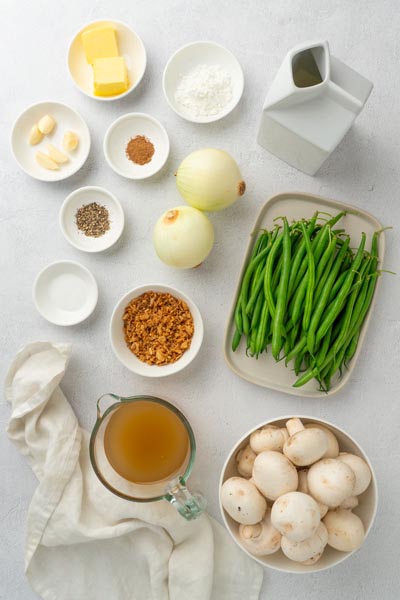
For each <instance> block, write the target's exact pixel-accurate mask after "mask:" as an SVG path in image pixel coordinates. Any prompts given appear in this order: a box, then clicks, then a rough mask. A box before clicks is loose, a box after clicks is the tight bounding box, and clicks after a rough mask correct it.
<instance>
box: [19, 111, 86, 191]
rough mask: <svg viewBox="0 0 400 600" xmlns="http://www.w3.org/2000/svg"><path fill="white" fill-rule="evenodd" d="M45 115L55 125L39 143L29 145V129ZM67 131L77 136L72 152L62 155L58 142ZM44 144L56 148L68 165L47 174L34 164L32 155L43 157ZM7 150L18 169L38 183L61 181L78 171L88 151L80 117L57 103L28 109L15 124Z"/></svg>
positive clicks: (83, 123) (45, 149) (45, 148)
mask: <svg viewBox="0 0 400 600" xmlns="http://www.w3.org/2000/svg"><path fill="white" fill-rule="evenodd" d="M47 114H48V115H50V116H52V117H54V119H55V120H56V126H55V127H54V129H53V131H52V132H51V133H50V134H49V135H46V136H44V137H43V139H42V141H41V142H40V143H39V144H36V145H35V146H31V145H30V144H29V141H28V139H29V133H30V130H31V128H32V127H33V125H35V124H36V123H37V122H38V121H39V120H40V119H41V118H42V117H44V116H45V115H47ZM69 130H70V131H74V132H75V133H76V134H77V135H78V137H79V144H78V147H77V148H76V149H75V150H73V151H72V152H65V150H64V149H63V147H62V141H63V137H64V133H65V132H66V131H69ZM47 144H52V145H53V146H56V147H57V148H59V149H60V150H61V151H62V152H64V153H65V154H67V155H68V157H69V162H67V163H65V164H62V165H60V166H59V169H58V170H57V171H49V170H48V169H45V168H44V167H42V166H40V165H39V164H38V163H37V162H36V159H35V154H36V152H37V151H40V152H43V153H44V154H47ZM11 149H12V152H13V154H14V157H15V160H16V161H17V163H18V164H19V166H20V167H21V169H23V170H24V171H25V173H27V174H28V175H30V176H31V177H34V178H35V179H39V181H61V180H62V179H67V177H70V176H71V175H73V174H74V173H76V172H77V171H79V169H80V168H81V167H82V166H83V165H84V163H85V162H86V159H87V157H88V155H89V150H90V133H89V129H88V126H87V125H86V123H85V121H84V120H83V119H82V117H81V116H80V114H79V113H77V112H76V111H75V110H74V109H72V108H71V107H70V106H67V105H66V104H61V103H60V102H39V103H38V104H33V105H32V106H29V107H28V108H27V109H26V110H24V112H23V113H21V114H20V116H19V117H18V119H17V120H16V121H15V123H14V126H13V129H12V133H11Z"/></svg>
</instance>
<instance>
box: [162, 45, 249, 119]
mask: <svg viewBox="0 0 400 600" xmlns="http://www.w3.org/2000/svg"><path fill="white" fill-rule="evenodd" d="M243 86H244V78H243V71H242V68H241V66H240V64H239V62H238V60H237V59H236V58H235V56H234V55H233V54H232V53H231V52H230V51H229V50H227V49H226V48H224V47H223V46H220V45H219V44H215V43H214V42H193V43H191V44H188V45H187V46H183V47H182V48H180V49H179V50H177V51H176V52H175V54H173V55H172V56H171V58H170V59H169V61H168V63H167V65H166V67H165V69H164V75H163V89H164V95H165V98H166V100H167V102H168V104H169V105H170V107H171V108H172V110H173V111H175V112H176V113H177V114H178V115H179V116H181V117H183V118H184V119H186V120H187V121H192V122H193V123H212V122H213V121H218V120H219V119H222V118H223V117H226V115H228V114H229V113H230V112H231V111H232V110H233V109H234V108H235V106H236V105H237V103H238V102H239V100H240V98H241V96H242V93H243Z"/></svg>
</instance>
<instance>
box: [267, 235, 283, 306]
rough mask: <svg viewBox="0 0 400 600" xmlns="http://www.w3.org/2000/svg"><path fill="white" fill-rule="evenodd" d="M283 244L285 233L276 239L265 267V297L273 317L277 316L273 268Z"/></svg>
mask: <svg viewBox="0 0 400 600" xmlns="http://www.w3.org/2000/svg"><path fill="white" fill-rule="evenodd" d="M282 242H283V233H280V234H279V235H278V237H277V238H276V240H275V242H274V243H273V246H272V248H271V251H270V252H269V254H268V258H267V263H266V265H265V276H264V296H265V299H266V301H267V304H268V309H269V312H270V313H271V316H272V317H274V315H275V300H274V294H273V290H272V267H273V264H274V260H275V256H276V253H277V252H278V250H279V247H280V245H281V243H282Z"/></svg>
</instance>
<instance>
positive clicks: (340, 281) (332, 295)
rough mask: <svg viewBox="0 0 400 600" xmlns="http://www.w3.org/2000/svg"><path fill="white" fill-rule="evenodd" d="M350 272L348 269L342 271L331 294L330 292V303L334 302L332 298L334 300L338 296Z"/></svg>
mask: <svg viewBox="0 0 400 600" xmlns="http://www.w3.org/2000/svg"><path fill="white" fill-rule="evenodd" d="M347 273H348V269H347V270H346V271H342V273H340V275H339V277H338V278H337V279H336V281H335V283H334V285H333V287H332V289H331V291H330V294H329V298H328V304H330V303H331V302H332V300H334V299H335V298H336V296H337V295H338V292H339V290H340V288H341V287H342V285H343V283H344V280H345V279H346V275H347Z"/></svg>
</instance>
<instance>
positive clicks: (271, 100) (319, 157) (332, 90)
mask: <svg viewBox="0 0 400 600" xmlns="http://www.w3.org/2000/svg"><path fill="white" fill-rule="evenodd" d="M372 87H373V84H372V83H371V82H370V81H368V79H365V77H363V76H362V75H359V74H358V73H357V72H356V71H354V70H353V69H351V68H350V67H348V66H346V65H345V64H343V63H342V62H341V61H340V60H338V59H337V58H335V57H334V56H331V54H330V52H329V45H328V42H326V41H325V42H324V41H317V42H305V43H303V44H300V45H298V46H296V47H295V48H293V49H292V50H291V51H290V52H288V54H287V55H286V58H285V60H284V61H283V63H282V65H281V68H280V69H279V71H278V73H277V75H276V77H275V79H274V81H273V82H272V85H271V88H270V90H269V92H268V94H267V97H266V100H265V103H264V108H263V114H262V119H261V124H260V128H259V131H258V137H257V141H258V143H259V144H260V146H263V147H264V148H266V149H267V150H269V151H270V152H272V154H275V156H277V157H279V158H281V159H282V160H284V161H285V162H287V163H288V164H290V165H292V166H293V167H296V169H299V170H300V171H303V172H304V173H308V174H309V175H314V174H315V173H316V172H317V171H318V169H319V168H320V167H321V165H322V163H323V162H324V161H325V160H326V158H327V157H328V156H329V154H331V152H332V151H333V150H334V149H335V148H336V146H337V145H338V144H339V142H340V141H341V140H342V139H343V137H344V135H345V134H346V133H347V131H348V130H349V129H350V127H351V125H352V123H353V121H354V119H355V118H356V116H357V115H358V113H359V112H360V111H361V109H362V108H363V106H364V104H365V102H366V101H367V99H368V96H369V95H370V93H371V90H372Z"/></svg>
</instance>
